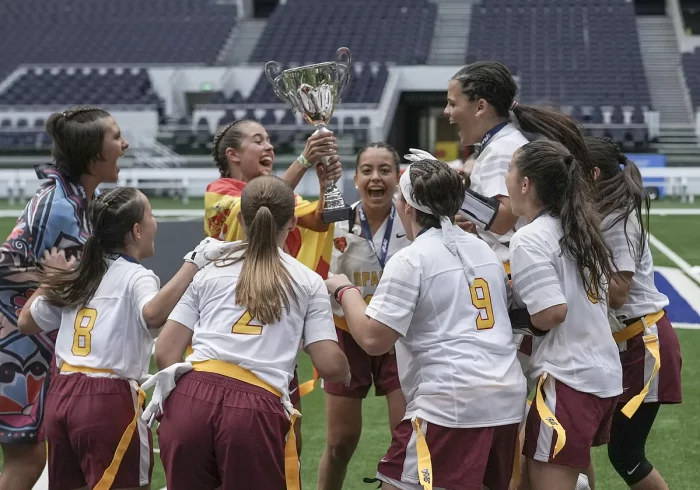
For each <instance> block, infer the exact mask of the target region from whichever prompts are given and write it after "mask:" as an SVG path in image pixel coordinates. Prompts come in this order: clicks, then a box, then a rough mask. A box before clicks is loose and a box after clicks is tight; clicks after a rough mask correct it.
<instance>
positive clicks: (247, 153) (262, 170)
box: [226, 121, 275, 182]
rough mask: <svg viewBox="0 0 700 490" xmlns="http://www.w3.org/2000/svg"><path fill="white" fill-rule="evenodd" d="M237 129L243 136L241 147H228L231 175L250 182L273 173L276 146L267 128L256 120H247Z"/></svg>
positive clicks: (227, 154) (227, 156) (227, 155)
mask: <svg viewBox="0 0 700 490" xmlns="http://www.w3.org/2000/svg"><path fill="white" fill-rule="evenodd" d="M237 129H238V130H239V131H240V132H241V136H242V138H241V143H240V145H239V147H238V148H231V147H229V148H227V149H226V159H227V160H228V164H229V168H230V170H231V176H232V177H233V178H236V179H239V180H242V181H243V182H250V181H251V180H253V179H254V178H255V177H260V176H261V175H270V174H272V164H273V163H274V161H275V147H274V146H272V144H271V143H270V136H269V135H268V134H267V131H265V128H264V127H263V126H262V125H260V124H258V123H256V122H254V121H246V122H244V123H241V124H240V126H239V127H238V128H237Z"/></svg>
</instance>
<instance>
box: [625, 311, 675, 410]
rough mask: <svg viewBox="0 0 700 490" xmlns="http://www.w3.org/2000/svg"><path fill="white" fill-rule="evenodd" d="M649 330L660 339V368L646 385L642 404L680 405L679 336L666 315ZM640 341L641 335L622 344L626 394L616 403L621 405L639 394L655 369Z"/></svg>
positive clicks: (652, 360) (642, 341)
mask: <svg viewBox="0 0 700 490" xmlns="http://www.w3.org/2000/svg"><path fill="white" fill-rule="evenodd" d="M649 328H650V330H651V331H652V332H653V333H656V334H657V336H658V337H659V357H660V360H661V367H660V368H659V372H658V373H657V374H656V376H654V379H652V381H651V384H650V385H649V393H647V396H646V397H645V398H644V402H648V403H654V402H658V403H681V401H682V396H681V364H682V359H681V345H680V342H679V341H678V335H676V331H675V330H674V329H673V326H672V325H671V322H670V321H669V319H668V317H667V316H666V315H664V316H663V317H662V318H661V319H660V320H659V321H658V322H656V324H655V325H653V326H650V327H649ZM643 337H644V334H643V333H640V334H639V335H637V336H636V337H632V338H631V339H629V340H628V341H626V342H623V343H622V344H621V346H622V348H623V351H622V352H620V361H621V362H622V386H623V387H624V390H625V391H624V392H623V393H622V395H620V397H619V400H618V401H619V402H621V403H627V402H628V401H630V399H632V398H633V397H634V396H636V395H638V394H639V393H640V392H641V391H642V389H643V388H644V385H646V383H647V381H648V380H649V377H650V376H651V371H652V369H653V368H654V358H653V357H652V355H651V354H650V353H649V351H648V350H647V349H646V347H645V346H644V339H643ZM625 344H626V345H625Z"/></svg>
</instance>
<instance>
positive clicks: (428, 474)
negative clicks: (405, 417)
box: [413, 417, 433, 490]
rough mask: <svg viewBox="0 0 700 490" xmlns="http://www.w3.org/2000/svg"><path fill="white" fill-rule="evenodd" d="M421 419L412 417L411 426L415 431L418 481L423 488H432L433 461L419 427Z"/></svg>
mask: <svg viewBox="0 0 700 490" xmlns="http://www.w3.org/2000/svg"><path fill="white" fill-rule="evenodd" d="M421 422H422V420H421V419H419V418H418V417H416V418H415V419H413V428H414V429H415V431H416V453H417V455H418V481H419V482H420V485H421V486H422V487H423V488H424V489H425V490H433V462H432V460H431V459H430V450H429V449H428V443H427V442H426V440H425V436H424V435H423V431H422V430H421V429H420V424H421Z"/></svg>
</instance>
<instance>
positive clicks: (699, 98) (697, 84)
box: [683, 49, 700, 107]
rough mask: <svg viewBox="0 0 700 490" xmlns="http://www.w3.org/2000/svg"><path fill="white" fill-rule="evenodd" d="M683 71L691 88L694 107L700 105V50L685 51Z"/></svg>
mask: <svg viewBox="0 0 700 490" xmlns="http://www.w3.org/2000/svg"><path fill="white" fill-rule="evenodd" d="M683 71H684V73H685V79H686V82H687V83H688V89H689V90H690V97H691V99H692V101H693V107H700V50H698V49H695V51H693V52H692V53H683Z"/></svg>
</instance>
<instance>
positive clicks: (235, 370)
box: [192, 359, 301, 490]
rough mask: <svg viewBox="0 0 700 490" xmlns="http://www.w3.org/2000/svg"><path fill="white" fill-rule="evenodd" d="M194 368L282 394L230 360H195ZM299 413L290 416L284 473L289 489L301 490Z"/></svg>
mask: <svg viewBox="0 0 700 490" xmlns="http://www.w3.org/2000/svg"><path fill="white" fill-rule="evenodd" d="M192 369H194V370H195V371H199V372H204V373H214V374H220V375H221V376H226V377H228V378H232V379H237V380H239V381H243V382H244V383H248V384H252V385H254V386H257V387H259V388H262V389H264V390H267V391H269V392H270V393H272V394H273V395H276V396H279V397H281V396H282V393H280V392H279V390H278V389H277V388H274V387H273V386H271V385H270V384H268V383H266V382H265V381H263V380H262V379H260V378H258V377H257V376H256V375H255V374H254V373H253V372H251V371H248V370H247V369H245V368H242V367H240V366H237V365H235V364H232V363H230V362H224V361H217V360H213V359H211V360H208V361H195V362H193V363H192ZM300 388H301V387H300ZM297 413H298V412H297ZM297 413H293V414H291V416H290V424H291V425H290V426H289V427H290V428H289V432H288V433H287V443H286V444H285V447H284V473H285V478H286V480H287V489H288V490H300V488H301V479H300V477H299V455H298V454H297V442H296V434H295V433H294V422H296V420H297V418H298V415H297Z"/></svg>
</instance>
